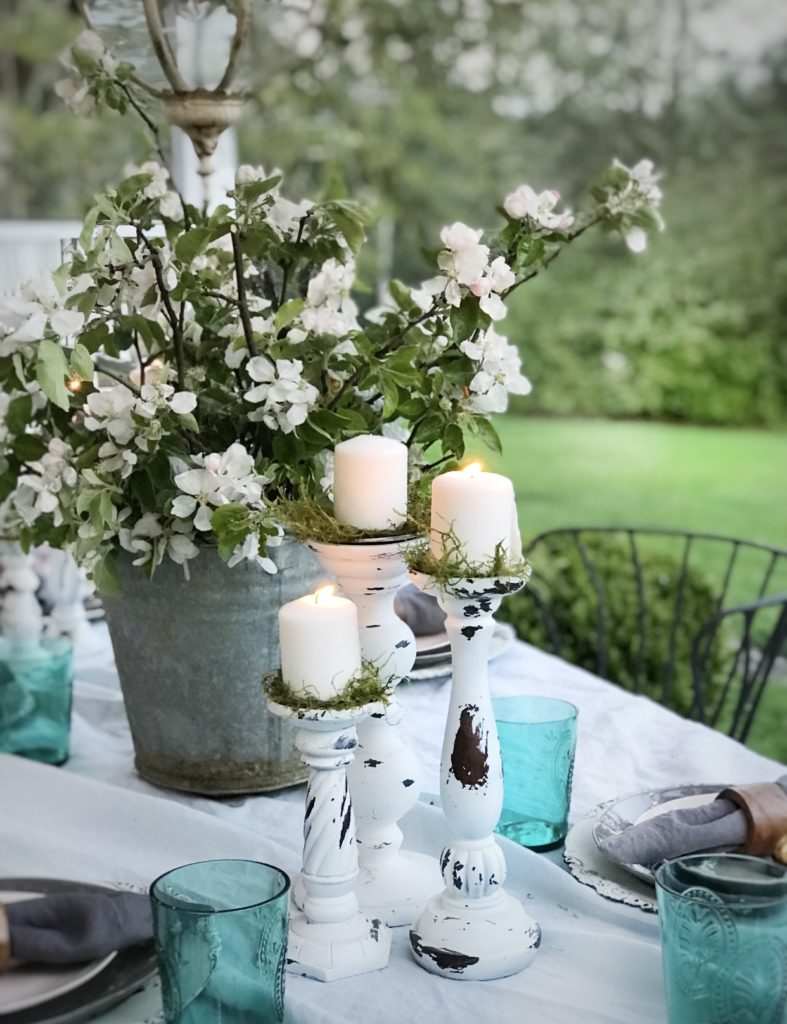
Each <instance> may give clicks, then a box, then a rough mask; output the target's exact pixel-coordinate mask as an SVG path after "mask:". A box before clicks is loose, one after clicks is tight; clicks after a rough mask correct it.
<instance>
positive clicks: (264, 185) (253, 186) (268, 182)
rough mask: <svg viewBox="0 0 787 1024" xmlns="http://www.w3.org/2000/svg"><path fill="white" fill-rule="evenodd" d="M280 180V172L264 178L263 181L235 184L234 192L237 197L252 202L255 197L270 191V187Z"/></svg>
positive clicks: (257, 197)
mask: <svg viewBox="0 0 787 1024" xmlns="http://www.w3.org/2000/svg"><path fill="white" fill-rule="evenodd" d="M280 181H281V175H280V174H274V175H272V176H271V177H270V178H265V179H264V180H263V181H250V182H249V183H248V184H247V185H237V186H236V187H235V192H236V194H237V195H238V197H239V198H241V199H243V200H245V202H247V203H253V202H254V200H255V199H259V197H260V196H262V195H265V193H266V192H270V190H271V189H272V188H276V186H277V185H278V184H279V182H280Z"/></svg>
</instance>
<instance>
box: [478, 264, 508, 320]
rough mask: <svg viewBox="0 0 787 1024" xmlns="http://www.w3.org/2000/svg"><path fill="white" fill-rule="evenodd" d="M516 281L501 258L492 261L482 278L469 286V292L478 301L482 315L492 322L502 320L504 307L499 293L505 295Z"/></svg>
mask: <svg viewBox="0 0 787 1024" xmlns="http://www.w3.org/2000/svg"><path fill="white" fill-rule="evenodd" d="M515 281H516V276H515V274H514V272H513V271H512V270H511V268H510V267H509V265H508V264H507V263H506V261H505V259H504V258H503V257H502V256H498V257H496V259H494V260H492V262H491V263H490V264H489V266H488V267H487V268H486V270H485V272H484V275H483V277H481V278H480V280H478V281H476V282H475V283H474V284H471V285H470V291H471V292H472V293H473V295H477V296H478V297H479V299H480V302H479V303H478V304H479V306H480V307H481V309H482V310H483V312H484V313H486V314H487V316H490V317H491V318H492V319H493V320H502V319H503V317H504V316H505V315H506V307H505V303H504V302H503V299H502V298H501V293H505V292H506V291H507V290H508V289H509V288H510V287H511V286H512V285H513V284H514V282H515Z"/></svg>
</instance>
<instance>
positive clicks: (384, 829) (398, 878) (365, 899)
mask: <svg viewBox="0 0 787 1024" xmlns="http://www.w3.org/2000/svg"><path fill="white" fill-rule="evenodd" d="M407 543H408V542H407V541H406V540H401V539H399V540H379V541H363V542H359V543H356V544H320V543H316V542H314V543H312V544H311V545H310V546H311V548H312V549H313V550H314V551H315V552H316V554H317V556H318V558H319V559H320V563H321V565H322V566H323V568H324V569H325V570H326V571H327V572H329V573H331V574H332V575H333V576H335V577H336V579H337V580H338V581H339V584H340V586H341V588H342V591H343V593H344V594H345V595H346V596H347V597H349V598H350V600H351V601H352V602H353V603H354V604H355V605H356V607H357V609H358V628H359V631H360V636H361V654H362V656H363V658H364V659H365V660H367V661H370V662H372V663H373V664H374V665H375V666H376V667H377V669H378V671H379V673H380V676H381V678H382V679H383V680H384V681H385V682H386V684H387V685H388V686H390V687H391V688H394V687H395V686H396V685H397V684H398V683H399V682H401V680H402V679H405V678H406V677H407V676H408V675H409V673H410V670H411V669H412V667H413V662H414V661H415V653H416V648H415V636H414V635H413V632H412V630H411V629H410V627H409V626H408V625H407V624H406V623H405V622H403V621H402V620H401V619H400V618H399V616H398V615H397V614H396V611H395V609H394V599H395V598H396V595H397V593H398V591H399V590H400V589H401V587H402V586H403V585H404V584H405V583H407V581H408V577H407V566H406V565H405V561H404V551H405V548H406V546H407ZM401 717H402V716H401V707H400V705H399V704H397V703H396V701H395V700H392V701H391V703H390V704H389V705H388V708H387V709H386V710H385V711H384V712H378V713H376V714H374V713H373V714H371V715H369V716H368V717H366V718H364V719H363V720H362V721H361V722H360V723H359V724H358V753H357V756H356V758H355V761H354V762H353V763H352V764H351V765H350V766H349V768H348V769H347V774H348V777H349V780H350V788H351V790H352V796H353V803H354V805H355V813H356V815H357V819H358V855H359V860H360V874H359V876H358V884H357V886H356V892H357V894H358V900H359V902H360V905H361V908H362V909H363V910H364V911H365V912H366V913H368V914H371V915H373V916H375V917H379V918H381V919H382V920H383V921H385V923H386V924H388V925H391V926H393V927H396V926H399V925H410V924H412V923H413V921H414V920H415V918H416V916H417V915H418V914H419V913H420V911H421V909H422V908H423V906H424V904H425V903H426V901H427V900H428V899H429V897H430V896H433V895H434V893H435V892H437V891H438V890H439V889H440V888H441V886H442V880H441V877H440V871H439V868H438V866H437V865H436V864H435V862H434V859H433V858H432V857H428V856H426V855H425V854H422V853H414V852H412V851H409V850H402V848H401V847H402V838H403V837H402V830H401V829H400V828H399V824H398V822H399V819H400V818H403V817H404V815H405V814H407V812H408V811H409V810H411V809H412V808H413V807H414V806H415V804H416V803H417V802H418V797H419V795H420V792H421V769H420V767H419V764H418V759H417V757H416V756H415V754H414V753H413V751H412V750H411V749H410V748H409V747H408V745H407V744H406V743H405V741H404V740H403V738H402V735H401V730H400V729H399V724H400V722H401ZM300 891H301V887H300V886H298V885H296V886H295V889H294V892H295V899H296V901H298V899H299V898H300Z"/></svg>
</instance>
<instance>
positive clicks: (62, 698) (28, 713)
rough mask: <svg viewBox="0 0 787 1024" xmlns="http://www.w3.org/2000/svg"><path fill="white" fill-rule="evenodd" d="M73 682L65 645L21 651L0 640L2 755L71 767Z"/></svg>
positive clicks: (59, 641)
mask: <svg viewBox="0 0 787 1024" xmlns="http://www.w3.org/2000/svg"><path fill="white" fill-rule="evenodd" d="M72 682H73V658H72V649H71V644H70V643H69V642H68V641H67V640H64V639H62V638H58V639H54V640H40V641H36V642H34V643H29V644H25V645H19V644H13V643H11V641H9V640H7V639H6V638H4V637H0V753H3V754H21V755H22V756H23V757H30V758H33V759H34V760H36V761H44V762H46V763H47V764H63V762H64V761H67V760H68V748H69V737H70V732H71V691H72Z"/></svg>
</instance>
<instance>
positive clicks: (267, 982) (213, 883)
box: [150, 860, 290, 1024]
mask: <svg viewBox="0 0 787 1024" xmlns="http://www.w3.org/2000/svg"><path fill="white" fill-rule="evenodd" d="M289 895H290V879H289V878H288V876H287V875H286V874H285V873H284V872H283V871H281V870H279V868H276V867H273V866H272V865H270V864H261V863H258V862H257V861H251V860H207V861H200V862H198V863H196V864H186V865H184V866H183V867H180V868H174V869H173V870H172V871H168V872H167V873H166V874H164V875H161V877H160V878H157V879H156V881H155V882H154V883H153V884H152V886H151V887H150V897H151V902H152V904H153V928H154V933H155V941H156V955H157V958H158V964H159V974H160V975H161V993H162V1001H163V1004H164V1017H165V1019H166V1021H167V1022H168V1024H216V1022H217V1021H221V1024H281V1021H283V1020H284V971H285V958H286V954H287V925H288V913H289Z"/></svg>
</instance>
